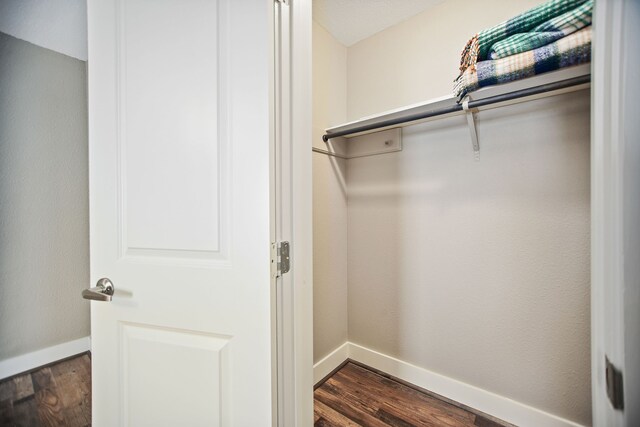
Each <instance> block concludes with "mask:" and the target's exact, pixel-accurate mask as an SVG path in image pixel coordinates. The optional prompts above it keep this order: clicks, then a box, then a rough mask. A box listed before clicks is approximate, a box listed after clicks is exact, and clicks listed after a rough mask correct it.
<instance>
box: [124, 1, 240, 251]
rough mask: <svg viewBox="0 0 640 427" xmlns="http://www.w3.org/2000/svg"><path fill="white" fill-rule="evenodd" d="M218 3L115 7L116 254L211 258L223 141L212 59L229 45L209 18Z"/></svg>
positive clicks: (217, 21) (219, 85) (220, 76)
mask: <svg viewBox="0 0 640 427" xmlns="http://www.w3.org/2000/svg"><path fill="white" fill-rule="evenodd" d="M217 3H218V2H215V1H210V0H187V1H183V0H161V1H157V0H126V1H124V0H120V1H119V3H118V7H119V8H120V20H121V26H120V27H119V29H118V31H119V34H118V35H117V37H118V39H119V40H120V43H119V45H118V57H117V61H118V63H119V68H120V74H119V76H118V77H119V79H120V80H121V83H120V84H119V96H118V105H117V108H118V111H119V112H120V114H119V117H118V120H119V123H118V126H119V128H120V132H121V133H120V135H119V138H118V142H119V145H120V153H121V156H120V158H119V163H120V164H119V171H120V173H121V174H122V175H123V176H122V177H121V185H122V186H121V192H122V195H121V196H120V198H121V200H122V201H123V206H122V208H123V211H122V215H123V229H122V233H123V243H124V246H125V247H124V250H125V255H140V256H153V257H155V256H166V255H170V256H171V257H178V258H183V257H194V258H205V259H210V258H216V257H219V256H220V254H219V252H220V249H221V243H223V242H221V241H220V235H219V231H220V229H221V228H223V227H221V224H220V220H221V217H222V215H221V212H220V207H221V203H220V202H222V203H223V204H224V201H220V200H219V197H220V190H219V188H220V185H221V181H223V180H225V178H227V177H226V176H221V175H220V172H221V171H220V167H219V165H218V163H219V162H220V161H224V160H225V159H220V153H219V151H220V150H221V148H223V146H224V145H225V144H226V142H227V141H226V139H225V129H224V127H225V126H226V123H225V122H224V121H221V122H220V121H219V117H218V113H219V112H220V113H221V114H224V113H225V109H226V106H225V104H224V102H225V97H224V93H223V92H224V89H225V88H226V82H225V81H224V73H220V72H219V70H218V68H219V66H220V65H221V62H220V61H219V59H218V56H219V54H220V52H224V46H222V45H225V44H226V42H227V40H228V37H227V35H226V32H225V30H226V25H225V24H226V23H225V21H224V15H222V16H219V14H218V6H219V7H221V8H222V7H225V3H226V1H225V0H220V1H219V3H220V4H219V5H218V4H217ZM219 45H221V46H222V47H221V48H219ZM222 64H224V61H222ZM160 70H161V72H159V71H160ZM187 170H188V172H189V173H185V172H186V171H187ZM150 211H153V212H154V214H153V215H149V212H150Z"/></svg>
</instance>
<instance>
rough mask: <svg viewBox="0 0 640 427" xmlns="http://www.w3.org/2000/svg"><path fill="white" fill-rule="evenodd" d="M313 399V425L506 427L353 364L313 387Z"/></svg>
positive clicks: (324, 426)
mask: <svg viewBox="0 0 640 427" xmlns="http://www.w3.org/2000/svg"><path fill="white" fill-rule="evenodd" d="M314 400H315V411H314V412H315V414H314V415H315V417H314V420H315V426H316V427H329V426H330V427H338V426H349V427H352V426H367V427H369V426H371V427H389V426H392V427H422V426H425V427H431V426H433V427H440V426H448V427H504V426H511V425H510V424H508V423H505V422H503V421H501V420H498V419H496V418H493V417H491V416H489V415H486V414H483V413H481V412H479V411H477V410H474V409H472V408H468V407H464V406H463V405H460V404H457V403H455V402H452V401H449V400H447V399H444V398H442V397H440V396H437V395H435V394H433V393H430V392H428V391H426V390H421V389H419V388H418V387H415V386H409V385H407V384H406V383H403V382H401V381H399V380H397V379H395V378H393V377H391V376H389V375H386V374H384V373H381V372H377V371H374V370H372V369H371V368H367V367H365V366H362V365H360V364H356V363H354V362H348V363H346V364H345V365H344V366H343V367H342V368H340V369H339V370H338V371H337V372H335V373H334V374H333V375H331V376H330V377H329V378H328V379H327V380H326V381H325V382H324V383H322V384H321V385H320V386H319V387H317V388H316V390H315V392H314Z"/></svg>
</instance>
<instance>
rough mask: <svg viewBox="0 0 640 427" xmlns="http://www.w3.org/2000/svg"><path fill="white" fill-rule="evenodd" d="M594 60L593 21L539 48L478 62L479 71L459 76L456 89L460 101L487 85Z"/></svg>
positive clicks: (477, 69)
mask: <svg viewBox="0 0 640 427" xmlns="http://www.w3.org/2000/svg"><path fill="white" fill-rule="evenodd" d="M590 61H591V26H590V25H589V26H588V27H586V28H583V29H582V30H579V31H576V32H575V33H573V34H570V35H568V36H566V37H563V38H561V39H559V40H556V41H555V42H552V43H550V44H548V45H545V46H542V47H539V48H537V49H534V50H529V51H526V52H522V53H518V54H516V55H511V56H507V57H506V58H501V59H496V60H489V61H481V62H478V63H477V64H476V70H475V71H474V70H472V69H471V68H468V69H467V70H466V71H465V72H464V73H462V75H461V76H460V77H458V78H457V79H456V81H455V83H454V89H453V92H454V95H455V96H457V97H458V101H460V100H462V98H464V96H465V95H467V93H469V92H471V91H474V90H476V89H479V88H481V87H484V86H491V85H496V84H500V83H507V82H511V81H514V80H519V79H523V78H526V77H531V76H535V75H537V74H542V73H546V72H548V71H554V70H558V69H560V68H565V67H570V66H572V65H579V64H585V63H588V62H590Z"/></svg>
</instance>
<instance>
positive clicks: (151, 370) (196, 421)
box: [88, 0, 275, 427]
mask: <svg viewBox="0 0 640 427" xmlns="http://www.w3.org/2000/svg"><path fill="white" fill-rule="evenodd" d="M272 13H273V11H272V6H271V3H270V2H268V1H264V0H246V1H245V0H243V1H242V2H234V1H231V0H89V2H88V24H89V25H88V30H89V138H90V159H89V162H90V203H91V206H90V208H91V230H90V233H91V280H92V282H93V283H95V282H96V281H97V280H98V279H100V278H101V277H108V278H110V279H111V281H112V282H113V283H114V286H115V294H114V295H113V299H112V301H111V302H92V303H91V304H92V306H91V321H92V326H91V327H92V331H91V334H92V353H93V355H92V362H93V417H94V419H93V425H94V426H98V427H100V426H116V425H122V426H145V425H153V426H175V425H189V426H200V425H207V426H216V425H229V426H231V425H233V426H261V425H264V426H266V425H270V424H271V422H272V420H273V417H274V416H275V415H274V411H273V404H274V399H275V396H274V394H273V392H272V390H273V386H274V384H273V370H274V368H273V366H274V357H273V354H274V349H275V345H274V343H275V336H274V333H273V331H274V330H275V328H274V327H273V324H272V319H274V316H273V311H272V301H274V300H275V299H274V293H273V289H274V286H273V283H272V282H271V277H270V252H269V249H270V240H271V239H270V224H271V221H272V219H271V216H270V197H271V194H270V184H271V182H270V179H271V176H272V174H271V173H270V153H271V151H272V150H273V138H272V137H271V135H272V107H271V106H272V104H273V102H272V93H273V90H272V81H273V72H272V67H273V58H272V47H271V43H272V36H271V35H272V19H273V17H272Z"/></svg>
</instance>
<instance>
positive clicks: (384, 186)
mask: <svg viewBox="0 0 640 427" xmlns="http://www.w3.org/2000/svg"><path fill="white" fill-rule="evenodd" d="M536 3H540V2H539V1H522V2H504V1H497V0H487V1H486V2H485V1H483V2H472V1H462V0H449V1H447V2H445V3H443V4H441V5H438V6H435V7H434V8H432V9H430V10H428V11H427V12H425V13H423V14H421V15H418V16H416V17H414V18H412V19H410V20H408V21H406V22H404V23H402V24H399V25H397V26H395V27H392V28H390V29H388V30H385V31H383V32H381V33H378V34H377V35H375V36H373V37H371V38H369V39H366V40H364V41H362V42H360V43H358V44H356V45H354V46H352V47H350V48H349V50H348V76H349V77H348V81H347V87H348V93H349V96H348V117H349V119H355V118H357V117H360V116H362V115H367V114H371V113H374V112H376V111H384V110H387V109H391V108H394V107H398V106H400V105H403V104H407V103H414V102H418V101H420V100H423V99H428V98H430V97H435V96H440V95H445V94H447V93H448V92H449V91H450V87H451V80H452V79H453V77H454V76H455V74H456V72H455V70H456V68H457V58H458V55H459V51H460V49H461V47H462V46H463V44H464V42H465V40H466V38H467V37H468V36H469V35H470V33H473V32H475V31H477V30H479V29H481V28H482V27H486V26H488V25H490V24H492V23H496V22H499V21H501V20H503V19H504V18H506V17H508V16H511V15H513V14H515V13H516V12H519V11H522V10H524V9H526V8H528V7H530V6H532V5H534V4H536ZM461 10H464V11H465V13H460V11H461ZM461 28H465V29H466V30H464V31H463V30H461ZM399 46H401V47H402V48H399ZM589 105H590V104H589V94H588V93H584V92H583V93H580V94H571V95H566V96H563V97H557V98H553V99H546V100H539V101H535V102H530V103H527V104H521V105H518V106H513V107H509V108H502V109H496V110H492V111H486V112H482V113H480V114H479V116H478V117H479V119H478V120H479V125H478V133H479V137H480V146H481V161H480V162H477V163H476V162H474V161H473V153H472V149H471V141H470V139H469V131H468V129H467V127H466V124H465V123H466V122H465V119H464V118H462V117H458V118H452V119H446V120H438V121H434V122H431V123H429V124H424V125H420V126H413V127H409V128H405V130H404V138H403V143H404V151H402V152H400V153H394V154H387V155H383V156H373V157H368V158H361V159H352V160H349V161H348V165H347V178H348V180H347V186H348V216H349V218H348V233H349V239H348V253H349V263H348V276H349V282H348V288H349V295H348V303H349V306H348V321H349V329H348V334H349V341H352V342H355V343H357V344H361V345H364V346H366V347H369V348H373V349H375V350H378V351H381V352H382V353H385V354H389V355H392V356H395V357H398V358H399V359H402V360H404V361H407V362H409V363H413V364H415V365H417V366H421V367H424V368H426V369H429V370H432V371H435V372H438V373H441V374H444V375H446V376H449V377H452V378H455V379H458V380H461V381H463V382H466V383H469V384H472V385H475V386H477V387H480V388H482V389H485V390H488V391H491V392H494V393H497V394H499V395H502V396H505V397H508V398H510V399H514V400H516V401H519V402H522V403H524V404H527V405H530V406H532V407H535V408H538V409H541V410H543V411H546V412H549V413H552V414H555V415H558V416H561V417H564V418H568V419H570V420H574V421H577V422H579V423H583V424H590V420H591V401H590V382H589V381H590V363H589V353H590V305H589V294H590V293H589V245H590V239H589V223H590V217H589V215H590V198H589V149H590V147H589V145H590V144H589V125H590V120H589Z"/></svg>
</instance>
